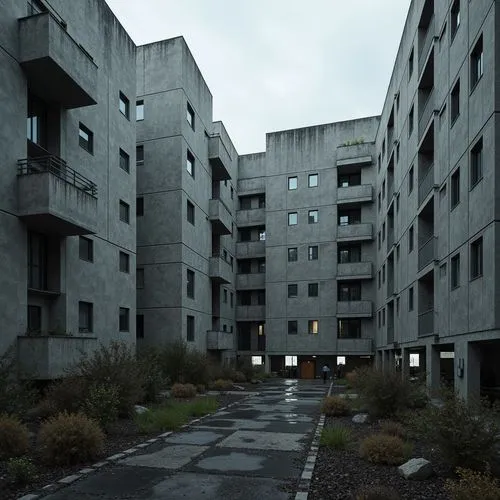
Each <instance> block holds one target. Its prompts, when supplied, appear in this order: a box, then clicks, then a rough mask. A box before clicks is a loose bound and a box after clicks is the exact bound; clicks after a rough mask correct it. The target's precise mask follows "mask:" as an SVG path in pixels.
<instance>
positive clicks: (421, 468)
mask: <svg viewBox="0 0 500 500" xmlns="http://www.w3.org/2000/svg"><path fill="white" fill-rule="evenodd" d="M398 471H399V474H400V475H401V476H403V477H404V478H405V479H415V480H417V481H420V480H422V479H428V478H429V477H430V476H431V475H432V464H431V463H430V462H429V461H428V460H426V459H425V458H412V459H411V460H408V462H406V463H405V464H403V465H400V466H399V467H398Z"/></svg>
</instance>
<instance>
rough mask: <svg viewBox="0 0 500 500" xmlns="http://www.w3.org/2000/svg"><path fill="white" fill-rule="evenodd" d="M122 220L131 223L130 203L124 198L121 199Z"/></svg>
mask: <svg viewBox="0 0 500 500" xmlns="http://www.w3.org/2000/svg"><path fill="white" fill-rule="evenodd" d="M120 220H121V221H123V222H126V223H127V224H129V223H130V205H129V204H128V203H125V202H124V201H123V200H120Z"/></svg>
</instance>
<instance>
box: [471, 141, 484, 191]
mask: <svg viewBox="0 0 500 500" xmlns="http://www.w3.org/2000/svg"><path fill="white" fill-rule="evenodd" d="M482 178H483V138H482V137H481V139H479V141H477V142H476V144H475V145H474V147H473V148H472V149H471V152H470V185H471V188H473V187H474V186H475V185H476V184H477V183H478V182H479V181H480V180H481V179H482Z"/></svg>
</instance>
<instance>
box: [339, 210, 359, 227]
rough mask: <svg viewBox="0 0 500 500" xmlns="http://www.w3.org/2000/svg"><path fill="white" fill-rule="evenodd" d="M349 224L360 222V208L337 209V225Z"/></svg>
mask: <svg viewBox="0 0 500 500" xmlns="http://www.w3.org/2000/svg"><path fill="white" fill-rule="evenodd" d="M350 224H361V209H360V208H353V209H351V210H339V211H338V225H339V226H348V225H350Z"/></svg>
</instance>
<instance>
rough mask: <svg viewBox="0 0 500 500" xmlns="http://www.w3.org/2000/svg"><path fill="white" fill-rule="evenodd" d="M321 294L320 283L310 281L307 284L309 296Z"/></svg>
mask: <svg viewBox="0 0 500 500" xmlns="http://www.w3.org/2000/svg"><path fill="white" fill-rule="evenodd" d="M318 294H319V285H318V283H309V284H308V285H307V295H308V296H309V297H317V296H318Z"/></svg>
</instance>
